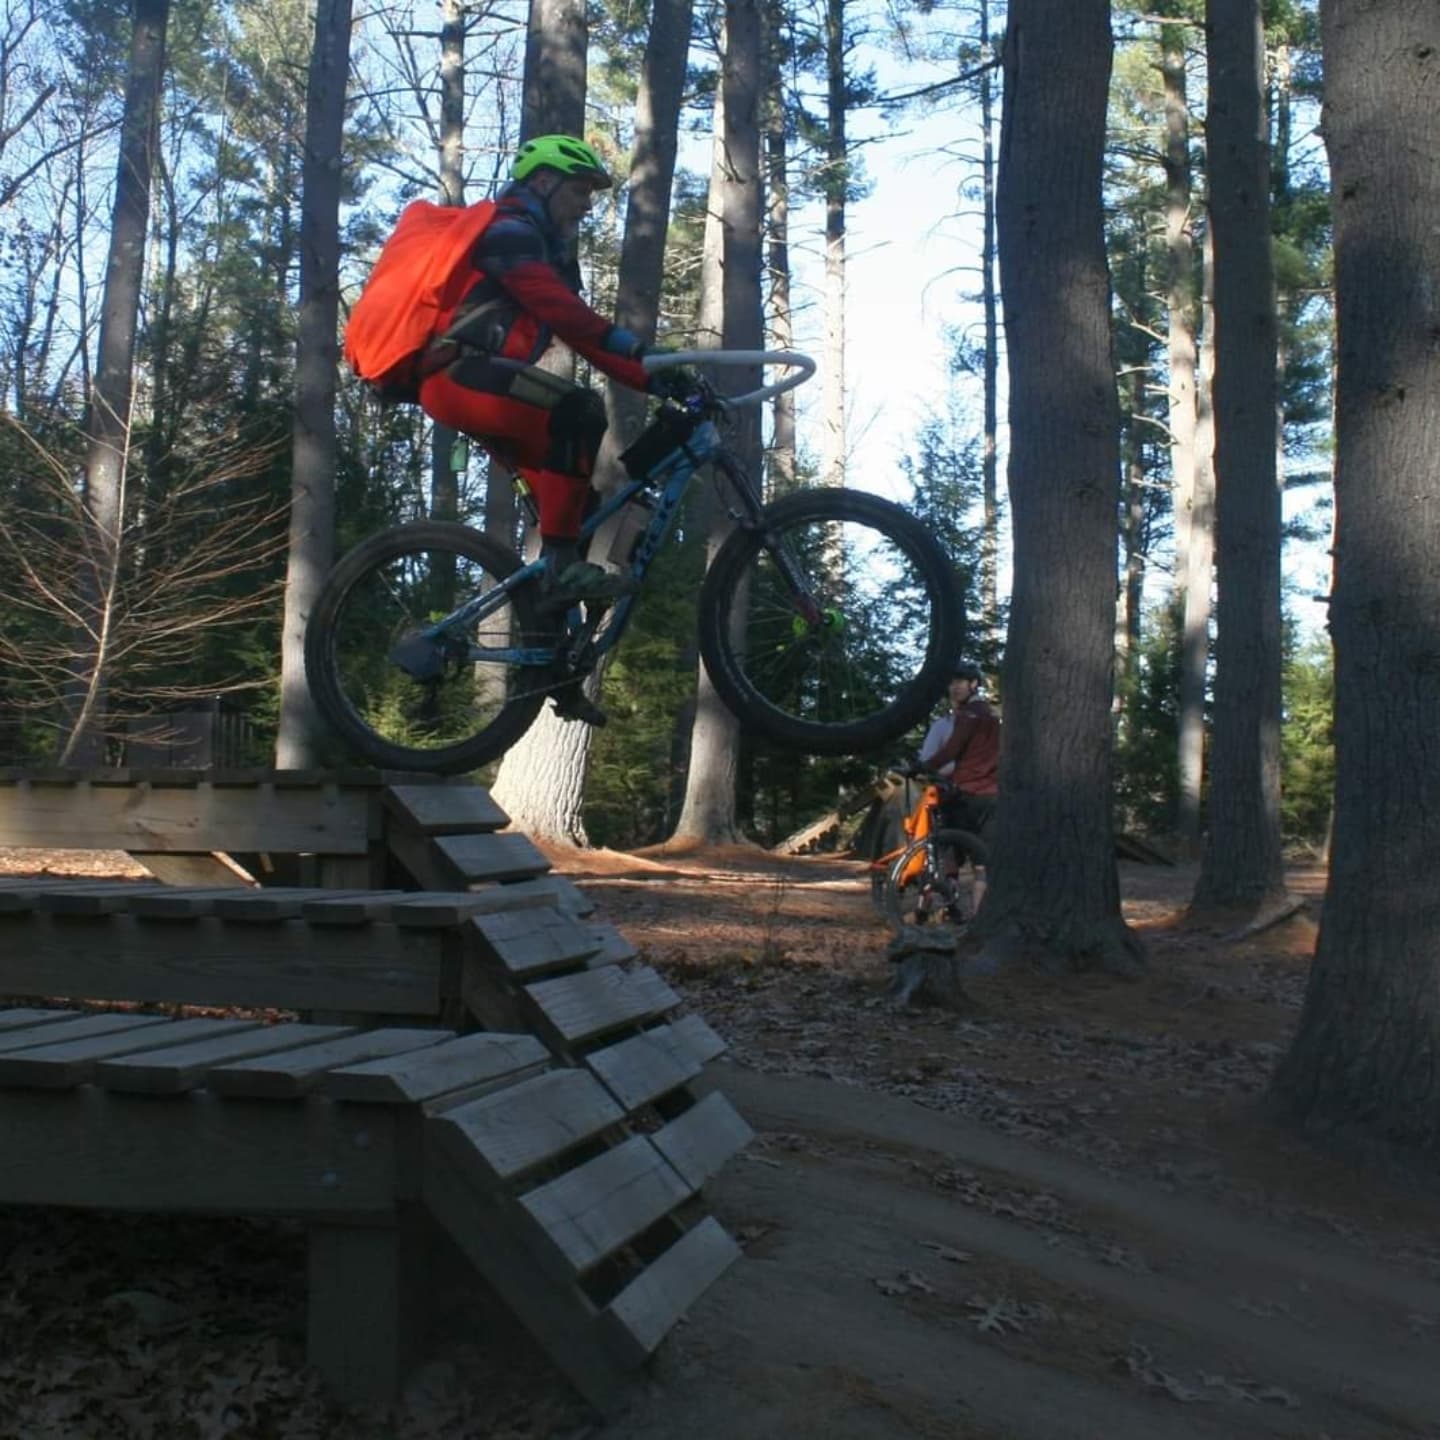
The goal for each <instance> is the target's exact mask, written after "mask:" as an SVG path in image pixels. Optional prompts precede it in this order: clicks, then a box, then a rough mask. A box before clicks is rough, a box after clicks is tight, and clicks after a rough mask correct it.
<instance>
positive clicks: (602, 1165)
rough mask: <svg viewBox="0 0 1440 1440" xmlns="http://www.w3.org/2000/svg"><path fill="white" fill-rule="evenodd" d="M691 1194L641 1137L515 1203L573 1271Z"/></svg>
mask: <svg viewBox="0 0 1440 1440" xmlns="http://www.w3.org/2000/svg"><path fill="white" fill-rule="evenodd" d="M691 1193H692V1187H691V1186H689V1185H687V1184H686V1183H685V1181H683V1180H682V1179H681V1178H680V1176H679V1175H677V1174H676V1173H675V1171H674V1170H673V1169H672V1168H671V1166H670V1165H669V1163H668V1162H667V1161H666V1160H665V1157H664V1156H663V1155H661V1154H660V1152H659V1151H658V1150H657V1149H656V1148H655V1147H654V1146H653V1145H652V1144H651V1143H650V1142H649V1140H647V1139H646V1138H645V1136H643V1135H632V1136H631V1137H630V1139H628V1140H626V1141H625V1142H624V1143H623V1144H622V1145H617V1146H616V1147H615V1149H613V1150H607V1151H606V1152H605V1153H604V1154H603V1155H597V1156H596V1157H595V1158H594V1159H593V1160H589V1161H587V1162H586V1163H585V1164H584V1165H581V1166H578V1167H577V1168H576V1169H574V1170H570V1171H568V1172H567V1173H566V1174H564V1175H561V1176H560V1177H559V1178H558V1179H556V1180H552V1181H550V1183H549V1184H548V1185H542V1186H540V1187H539V1189H537V1190H532V1191H531V1192H530V1193H529V1194H528V1195H525V1196H523V1197H522V1198H521V1200H520V1204H521V1205H522V1206H523V1207H524V1208H525V1210H526V1211H528V1212H529V1214H530V1216H531V1217H532V1218H533V1219H534V1220H535V1221H536V1223H537V1224H539V1225H540V1227H541V1229H542V1230H543V1231H544V1232H545V1234H546V1236H547V1237H548V1238H549V1240H550V1241H551V1243H552V1244H553V1245H555V1246H556V1248H557V1249H558V1250H559V1252H560V1254H561V1255H562V1256H564V1258H565V1260H566V1261H567V1262H568V1263H569V1264H570V1265H571V1266H572V1267H573V1268H574V1270H575V1271H576V1272H577V1273H582V1274H583V1273H584V1272H585V1271H586V1270H590V1269H593V1268H594V1267H595V1266H596V1265H598V1264H599V1263H600V1262H601V1261H602V1260H603V1259H604V1258H605V1257H606V1256H607V1255H610V1254H612V1253H613V1252H614V1251H616V1250H618V1249H619V1248H620V1246H621V1245H623V1244H624V1243H625V1242H626V1241H627V1240H632V1239H634V1237H635V1236H636V1235H638V1234H639V1233H640V1232H641V1231H642V1230H645V1229H647V1228H648V1227H649V1226H651V1225H653V1224H654V1223H655V1222H656V1221H657V1220H659V1219H660V1218H661V1217H662V1216H664V1215H666V1214H668V1213H669V1212H670V1211H671V1210H673V1209H674V1208H675V1206H677V1205H679V1204H680V1203H681V1202H682V1201H683V1200H685V1199H686V1197H687V1196H689V1195H690V1194H691Z"/></svg>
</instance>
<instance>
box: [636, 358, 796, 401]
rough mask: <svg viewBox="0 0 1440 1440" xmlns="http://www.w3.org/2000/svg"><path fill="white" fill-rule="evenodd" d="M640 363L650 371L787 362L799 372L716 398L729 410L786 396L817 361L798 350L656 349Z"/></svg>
mask: <svg viewBox="0 0 1440 1440" xmlns="http://www.w3.org/2000/svg"><path fill="white" fill-rule="evenodd" d="M640 363H641V364H642V365H643V366H644V367H645V370H646V373H647V374H649V373H651V372H653V371H656V370H670V369H673V368H674V367H675V366H677V365H721V366H731V367H733V366H738V365H788V366H790V368H791V369H792V370H794V371H795V372H796V373H795V374H793V375H787V376H786V377H785V378H784V379H783V380H777V381H775V382H774V384H772V385H762V386H761V387H760V388H759V389H758V390H747V391H746V392H745V394H743V395H723V396H719V397H717V398H718V399H719V400H720V402H721V404H723V405H724V406H725V408H726V409H729V410H735V409H740V408H741V407H743V406H747V405H759V404H760V403H761V402H762V401H765V400H771V399H773V398H774V397H775V396H776V395H783V394H784V393H785V391H787V390H793V389H794V388H795V387H796V386H797V385H803V384H804V383H805V381H807V380H808V379H809V378H810V377H811V376H812V375H813V374H814V373H815V362H814V360H812V359H811V358H810V356H808V355H805V354H802V353H801V352H800V351H799V350H657V351H655V352H654V354H651V355H646V356H644V357H642V359H641V361H640Z"/></svg>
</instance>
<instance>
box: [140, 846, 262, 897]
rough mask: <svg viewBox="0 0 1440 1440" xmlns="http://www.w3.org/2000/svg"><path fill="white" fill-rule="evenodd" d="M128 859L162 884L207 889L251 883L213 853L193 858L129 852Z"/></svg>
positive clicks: (157, 853)
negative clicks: (138, 863)
mask: <svg viewBox="0 0 1440 1440" xmlns="http://www.w3.org/2000/svg"><path fill="white" fill-rule="evenodd" d="M130 858H131V859H132V860H138V861H139V862H140V864H142V865H143V866H144V867H145V868H146V869H147V870H148V871H149V872H150V873H151V874H152V875H153V876H154V877H155V878H156V879H157V880H162V881H164V883H165V884H166V885H204V886H206V887H207V888H209V889H213V888H215V887H217V886H220V885H225V886H228V887H229V888H231V889H239V888H242V887H244V886H247V885H250V884H252V883H253V882H252V880H251V879H250V877H249V876H248V875H246V874H244V873H243V872H242V871H241V870H240V869H239V867H238V866H236V865H235V864H234V863H233V862H232V861H231V860H229V859H228V858H227V857H226V856H224V855H221V854H218V853H216V852H215V851H213V850H206V851H203V852H202V853H200V854H197V855H185V854H181V853H179V852H177V853H175V854H173V855H172V854H166V853H164V852H156V851H153V850H131V851H130Z"/></svg>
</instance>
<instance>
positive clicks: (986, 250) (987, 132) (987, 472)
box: [979, 0, 1000, 639]
mask: <svg viewBox="0 0 1440 1440" xmlns="http://www.w3.org/2000/svg"><path fill="white" fill-rule="evenodd" d="M979 19H980V53H981V55H982V56H983V58H985V59H986V60H988V59H989V58H990V5H989V0H980V15H979ZM994 89H995V83H994V78H993V72H992V71H990V70H986V71H985V72H984V73H983V74H982V75H981V76H980V204H981V215H980V227H981V228H980V234H981V243H980V271H981V274H980V301H981V306H982V313H983V315H984V317H985V341H984V344H985V362H984V365H985V374H984V378H983V381H982V385H983V390H984V401H983V403H984V419H983V426H984V433H983V435H982V437H981V442H980V446H981V448H980V502H981V517H982V518H981V530H980V604H981V606H982V608H983V611H984V626H985V631H986V633H987V637H988V638H996V639H998V638H999V637H998V627H999V623H1000V618H999V617H1000V579H999V577H1000V495H999V486H998V483H997V482H998V472H999V455H1000V324H999V297H998V295H997V294H996V289H995V140H994V131H995V102H994Z"/></svg>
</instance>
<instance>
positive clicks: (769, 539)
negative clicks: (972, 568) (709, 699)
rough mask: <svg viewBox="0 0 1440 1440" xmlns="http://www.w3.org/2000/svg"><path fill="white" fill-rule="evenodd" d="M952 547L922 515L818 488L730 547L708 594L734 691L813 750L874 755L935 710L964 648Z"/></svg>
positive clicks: (721, 679) (743, 715) (721, 659)
mask: <svg viewBox="0 0 1440 1440" xmlns="http://www.w3.org/2000/svg"><path fill="white" fill-rule="evenodd" d="M963 629H964V617H963V614H962V612H961V605H960V597H959V591H958V588H957V586H956V582H955V576H954V573H953V571H952V569H951V566H950V562H949V560H948V558H947V557H946V555H945V552H944V551H943V550H942V549H941V548H940V546H939V544H938V543H937V542H936V541H935V539H934V537H933V536H931V534H930V533H929V531H928V530H926V529H925V527H924V526H923V525H922V524H921V523H920V521H918V520H917V519H916V518H915V517H914V516H913V515H911V514H909V513H908V512H907V511H905V510H903V509H901V508H900V506H898V505H895V504H892V503H891V502H890V501H888V500H884V499H882V498H881V497H880V496H878V495H868V494H862V493H857V492H855V491H848V490H808V491H803V492H801V493H799V494H796V495H790V496H787V497H786V498H785V499H783V500H780V501H777V502H776V503H775V504H773V505H768V506H766V507H765V510H764V511H763V513H762V523H761V524H760V525H759V526H758V527H756V528H753V529H748V528H747V529H743V530H737V531H736V532H735V533H734V534H733V535H731V537H730V538H729V539H728V540H727V541H726V542H725V544H724V545H723V546H722V547H721V548H720V552H719V554H717V555H716V557H715V559H714V562H713V563H712V564H711V566H710V571H709V574H707V575H706V577H705V584H704V586H703V588H702V589H701V592H700V653H701V654H702V655H703V656H704V659H705V668H706V670H707V671H708V672H709V675H710V679H711V680H712V682H713V683H714V685H715V689H716V690H717V691H718V692H719V695H720V697H721V699H722V700H724V702H725V703H726V705H728V706H729V707H730V709H731V710H732V711H733V712H734V713H735V715H736V716H738V717H739V719H740V720H741V721H742V722H743V723H745V724H746V725H747V726H749V727H750V728H752V729H754V730H756V731H759V732H760V733H761V734H762V735H763V736H765V737H766V738H768V739H770V740H774V741H776V742H777V743H779V744H781V745H785V746H788V747H790V748H792V749H798V750H805V751H808V752H809V753H810V754H814V755H847V754H855V753H859V752H862V751H866V750H873V749H875V748H877V747H879V746H881V745H884V744H886V743H887V742H888V741H890V740H893V739H894V738H895V737H896V736H898V735H901V734H903V733H904V732H905V731H906V730H908V729H909V728H910V727H911V726H912V725H914V724H916V722H918V721H919V720H920V719H921V718H922V717H923V716H925V715H926V714H927V712H928V711H929V709H930V707H931V706H932V705H933V703H934V701H935V699H936V697H937V696H938V695H939V694H940V692H941V691H942V690H943V689H944V686H945V681H946V678H947V677H948V675H949V673H950V667H951V666H952V665H953V664H954V661H955V657H956V656H957V655H958V654H959V653H960V648H961V638H962V632H963Z"/></svg>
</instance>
